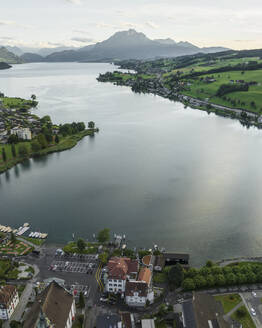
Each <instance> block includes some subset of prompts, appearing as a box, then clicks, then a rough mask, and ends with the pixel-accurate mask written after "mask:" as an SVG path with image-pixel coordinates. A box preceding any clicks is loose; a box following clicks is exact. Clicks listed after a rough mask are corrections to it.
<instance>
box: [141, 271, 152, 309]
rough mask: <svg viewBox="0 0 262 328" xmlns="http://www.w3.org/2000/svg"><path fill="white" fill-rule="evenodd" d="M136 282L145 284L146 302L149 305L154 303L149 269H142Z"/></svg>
mask: <svg viewBox="0 0 262 328" xmlns="http://www.w3.org/2000/svg"><path fill="white" fill-rule="evenodd" d="M137 281H141V282H145V283H146V284H147V287H148V288H147V296H146V300H147V301H149V303H150V304H151V303H153V302H154V291H153V287H152V272H151V270H150V269H149V268H146V267H144V268H142V269H141V270H140V272H139V275H138V279H137Z"/></svg>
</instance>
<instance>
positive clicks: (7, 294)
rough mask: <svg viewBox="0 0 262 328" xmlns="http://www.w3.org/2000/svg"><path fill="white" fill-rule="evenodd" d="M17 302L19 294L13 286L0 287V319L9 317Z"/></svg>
mask: <svg viewBox="0 0 262 328" xmlns="http://www.w3.org/2000/svg"><path fill="white" fill-rule="evenodd" d="M18 303H19V296H18V291H17V289H16V287H15V286H12V285H6V286H1V287H0V319H2V320H8V319H10V317H11V315H12V314H13V312H14V310H15V308H16V306H17V304H18Z"/></svg>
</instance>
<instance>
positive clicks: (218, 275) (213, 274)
mask: <svg viewBox="0 0 262 328" xmlns="http://www.w3.org/2000/svg"><path fill="white" fill-rule="evenodd" d="M252 283H262V265H261V264H256V263H241V264H239V263H237V264H235V265H230V266H225V267H223V268H221V267H219V266H216V265H213V264H212V262H210V261H209V262H207V265H206V266H204V267H203V268H201V269H195V268H191V269H189V270H188V271H186V270H184V275H183V281H182V283H181V286H182V288H183V289H184V290H194V289H201V288H212V287H221V286H233V285H242V284H252Z"/></svg>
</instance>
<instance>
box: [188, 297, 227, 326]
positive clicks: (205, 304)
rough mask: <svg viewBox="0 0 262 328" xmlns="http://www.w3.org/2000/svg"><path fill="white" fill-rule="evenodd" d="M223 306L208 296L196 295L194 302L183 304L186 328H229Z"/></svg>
mask: <svg viewBox="0 0 262 328" xmlns="http://www.w3.org/2000/svg"><path fill="white" fill-rule="evenodd" d="M223 316H224V311H223V307H222V304H221V303H220V302H218V301H216V299H215V298H214V297H213V296H211V295H208V294H201V293H194V295H193V300H192V301H191V300H190V301H186V302H183V322H184V326H185V327H186V328H229V327H231V326H230V325H229V323H227V322H226V321H225V320H224V318H223Z"/></svg>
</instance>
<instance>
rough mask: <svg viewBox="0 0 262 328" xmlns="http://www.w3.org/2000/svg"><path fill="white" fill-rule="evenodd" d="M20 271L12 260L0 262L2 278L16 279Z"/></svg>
mask: <svg viewBox="0 0 262 328" xmlns="http://www.w3.org/2000/svg"><path fill="white" fill-rule="evenodd" d="M18 273H19V271H18V268H17V266H16V265H15V264H14V263H12V262H11V261H10V260H0V278H1V279H16V278H17V275H18Z"/></svg>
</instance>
